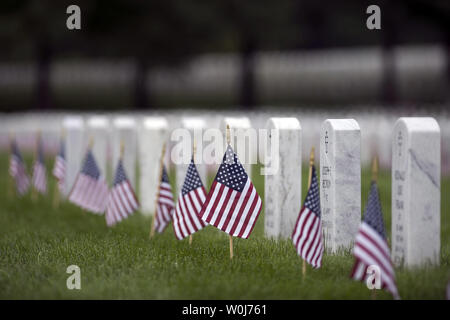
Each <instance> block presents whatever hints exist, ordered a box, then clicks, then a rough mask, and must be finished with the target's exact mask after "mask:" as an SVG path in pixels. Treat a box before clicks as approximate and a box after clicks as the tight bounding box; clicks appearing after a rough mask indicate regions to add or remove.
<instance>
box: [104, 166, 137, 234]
mask: <svg viewBox="0 0 450 320" xmlns="http://www.w3.org/2000/svg"><path fill="white" fill-rule="evenodd" d="M138 208H139V202H138V200H137V198H136V195H135V193H134V190H133V187H132V186H131V184H130V181H128V178H127V175H126V173H125V169H124V167H123V164H122V160H121V159H119V164H118V165H117V170H116V177H115V178H114V183H113V187H112V189H111V190H110V192H109V196H108V205H107V206H106V215H105V216H106V224H107V225H108V226H112V225H114V224H116V223H117V222H120V221H121V220H122V219H125V218H127V217H128V216H129V215H131V214H132V213H133V212H134V211H136V210H137V209H138Z"/></svg>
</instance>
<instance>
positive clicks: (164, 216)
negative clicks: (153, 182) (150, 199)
mask: <svg viewBox="0 0 450 320" xmlns="http://www.w3.org/2000/svg"><path fill="white" fill-rule="evenodd" d="M160 183H161V184H160V186H159V192H158V195H157V197H158V199H157V202H156V217H155V224H154V228H155V231H157V232H159V233H162V232H163V231H164V229H166V227H167V225H168V224H169V223H170V221H172V217H173V215H174V212H175V204H174V202H173V194H172V187H171V186H170V182H169V176H168V175H167V171H166V167H165V166H164V165H163V167H162V174H161V182H160Z"/></svg>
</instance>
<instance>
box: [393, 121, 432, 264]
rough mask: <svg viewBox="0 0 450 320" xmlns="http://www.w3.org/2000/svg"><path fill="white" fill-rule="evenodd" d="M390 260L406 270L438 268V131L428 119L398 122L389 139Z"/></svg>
mask: <svg viewBox="0 0 450 320" xmlns="http://www.w3.org/2000/svg"><path fill="white" fill-rule="evenodd" d="M392 138H393V139H392V256H393V260H394V263H395V264H396V265H402V264H404V265H405V266H407V267H412V266H421V265H424V264H427V263H431V264H435V265H438V264H439V255H440V236H441V232H440V231H441V230H440V217H441V216H440V210H441V198H440V194H441V188H440V185H441V184H440V170H441V152H440V150H441V149H440V147H441V146H440V128H439V125H438V123H437V122H436V120H435V119H433V118H400V119H398V120H397V122H396V123H395V126H394V131H393V137H392Z"/></svg>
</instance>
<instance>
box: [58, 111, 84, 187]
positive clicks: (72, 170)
mask: <svg viewBox="0 0 450 320" xmlns="http://www.w3.org/2000/svg"><path fill="white" fill-rule="evenodd" d="M62 127H63V129H64V130H65V132H66V140H65V148H66V150H65V153H66V180H65V184H66V185H65V192H66V195H68V194H69V192H70V191H71V190H72V186H73V184H74V182H75V178H76V176H77V174H78V172H79V171H80V169H81V162H82V160H83V158H84V156H85V155H86V147H85V141H84V121H83V118H82V117H78V116H70V117H66V118H64V120H63V124H62Z"/></svg>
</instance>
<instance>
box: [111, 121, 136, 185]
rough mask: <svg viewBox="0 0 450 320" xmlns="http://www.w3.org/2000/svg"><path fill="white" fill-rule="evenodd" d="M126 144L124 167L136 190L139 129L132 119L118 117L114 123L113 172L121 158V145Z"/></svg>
mask: <svg viewBox="0 0 450 320" xmlns="http://www.w3.org/2000/svg"><path fill="white" fill-rule="evenodd" d="M121 142H123V143H124V154H123V166H124V168H125V171H126V173H127V176H128V179H129V181H130V183H131V185H132V186H133V188H134V190H136V154H137V149H136V145H137V128H136V121H135V120H134V118H132V117H117V118H115V119H114V121H113V139H112V142H111V143H112V168H113V169H112V170H113V171H114V170H115V168H116V166H117V162H118V161H119V157H120V144H121Z"/></svg>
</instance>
